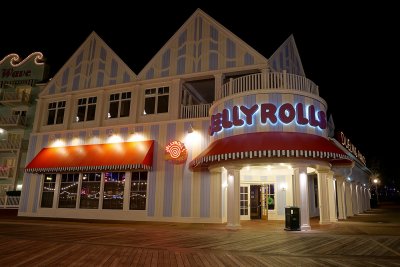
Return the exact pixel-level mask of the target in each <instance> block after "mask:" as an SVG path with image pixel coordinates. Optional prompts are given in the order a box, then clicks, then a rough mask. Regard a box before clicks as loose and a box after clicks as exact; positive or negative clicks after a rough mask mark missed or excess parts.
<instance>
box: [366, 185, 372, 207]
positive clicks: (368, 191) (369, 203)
mask: <svg viewBox="0 0 400 267" xmlns="http://www.w3.org/2000/svg"><path fill="white" fill-rule="evenodd" d="M366 197H367V208H368V210H371V190H370V189H367V195H366Z"/></svg>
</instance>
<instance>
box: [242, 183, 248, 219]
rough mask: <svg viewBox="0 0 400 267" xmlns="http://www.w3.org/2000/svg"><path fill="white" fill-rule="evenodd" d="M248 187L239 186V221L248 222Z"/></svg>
mask: <svg viewBox="0 0 400 267" xmlns="http://www.w3.org/2000/svg"><path fill="white" fill-rule="evenodd" d="M249 192H250V186H249V185H241V186H240V219H241V220H250V212H249V207H250V202H249Z"/></svg>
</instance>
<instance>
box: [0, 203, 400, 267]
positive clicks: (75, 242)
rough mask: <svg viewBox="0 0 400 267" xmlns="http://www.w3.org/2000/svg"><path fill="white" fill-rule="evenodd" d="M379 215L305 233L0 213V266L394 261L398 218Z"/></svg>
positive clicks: (399, 261)
mask: <svg viewBox="0 0 400 267" xmlns="http://www.w3.org/2000/svg"><path fill="white" fill-rule="evenodd" d="M390 212H395V213H393V214H396V212H400V210H398V209H397V210H396V209H395V210H391V211H390ZM384 214H385V211H384V210H374V211H372V212H370V213H367V214H365V215H359V216H356V217H354V218H351V219H350V220H348V221H346V222H338V223H334V224H330V225H323V226H320V225H319V224H318V222H317V221H315V220H313V222H312V230H311V231H307V232H297V231H289V232H288V231H284V230H283V228H284V222H282V221H281V222H264V221H250V222H243V224H242V229H241V230H237V231H231V230H226V229H225V227H224V225H217V224H211V225H210V224H178V223H143V222H106V221H97V222H93V221H76V220H75V221H72V220H50V219H47V220H45V219H26V218H10V217H7V218H0V241H1V242H0V266H212V267H213V266H362V267H365V266H400V221H396V220H397V219H398V218H397V217H396V219H395V220H391V219H390V218H393V216H391V217H390V216H386V215H384ZM385 216H386V217H385ZM395 216H397V215H395ZM385 218H386V219H385ZM388 218H389V219H388Z"/></svg>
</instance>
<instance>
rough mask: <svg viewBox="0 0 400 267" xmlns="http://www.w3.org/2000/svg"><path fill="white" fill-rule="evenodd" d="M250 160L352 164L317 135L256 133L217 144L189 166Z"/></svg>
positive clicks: (211, 146) (340, 151) (223, 140)
mask: <svg viewBox="0 0 400 267" xmlns="http://www.w3.org/2000/svg"><path fill="white" fill-rule="evenodd" d="M251 158H318V159H324V160H328V161H333V160H346V161H347V162H349V163H351V161H350V160H349V158H348V156H347V155H346V154H345V153H343V151H342V150H340V149H339V148H338V147H337V146H335V145H334V144H333V143H332V142H331V141H330V140H328V139H326V138H324V137H321V136H318V135H312V134H304V133H287V132H286V133H283V132H257V133H248V134H241V135H235V136H230V137H226V138H223V139H219V140H216V141H214V142H213V143H211V144H210V145H209V146H208V148H207V149H206V150H204V151H203V152H202V153H201V154H200V155H199V156H197V157H196V158H195V159H194V160H193V161H192V162H191V163H190V165H191V167H193V168H196V167H205V166H209V165H211V164H212V163H215V162H221V161H229V160H239V159H251Z"/></svg>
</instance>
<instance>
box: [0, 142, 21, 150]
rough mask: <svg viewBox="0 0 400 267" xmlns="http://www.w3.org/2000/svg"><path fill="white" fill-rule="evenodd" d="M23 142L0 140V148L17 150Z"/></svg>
mask: <svg viewBox="0 0 400 267" xmlns="http://www.w3.org/2000/svg"><path fill="white" fill-rule="evenodd" d="M22 144H23V142H22V141H21V140H19V141H0V150H15V149H20V148H21V147H22Z"/></svg>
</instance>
